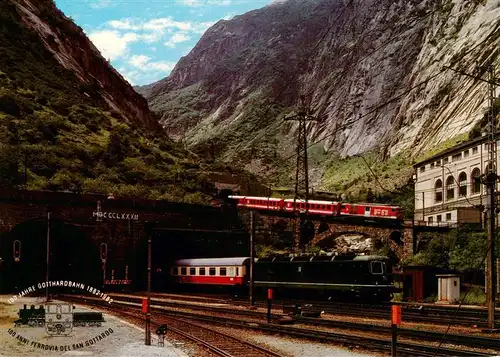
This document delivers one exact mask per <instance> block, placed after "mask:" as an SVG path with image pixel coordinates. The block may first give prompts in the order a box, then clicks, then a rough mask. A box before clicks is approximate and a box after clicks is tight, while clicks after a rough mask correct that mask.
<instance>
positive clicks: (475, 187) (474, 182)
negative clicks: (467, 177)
mask: <svg viewBox="0 0 500 357" xmlns="http://www.w3.org/2000/svg"><path fill="white" fill-rule="evenodd" d="M480 176H481V170H479V169H478V168H477V167H476V168H475V169H474V170H472V174H471V187H472V194H475V193H480V192H481V181H480V180H479V177H480Z"/></svg>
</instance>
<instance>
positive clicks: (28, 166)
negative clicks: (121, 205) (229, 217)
mask: <svg viewBox="0 0 500 357" xmlns="http://www.w3.org/2000/svg"><path fill="white" fill-rule="evenodd" d="M40 7H41V10H42V17H43V18H45V19H46V20H47V21H48V22H49V23H50V24H52V25H54V26H58V27H59V28H61V27H62V28H64V31H66V32H68V35H69V36H73V35H75V32H77V30H71V28H72V27H71V26H72V25H70V23H69V22H68V21H66V20H64V19H63V18H62V17H60V15H59V14H58V13H54V12H53V11H51V10H50V2H47V5H45V4H43V5H42V4H41V5H40ZM66 32H65V34H66ZM0 48H2V56H0V185H1V186H7V187H25V188H28V189H44V190H62V191H72V192H81V193H103V194H108V193H113V194H114V195H115V196H116V197H141V198H152V199H168V200H179V201H180V200H185V201H190V202H201V201H205V200H206V198H207V196H205V195H203V194H200V193H199V192H201V191H202V190H203V189H204V188H205V187H206V186H205V183H206V181H205V178H204V176H203V174H200V172H201V170H199V165H198V164H197V163H196V162H197V158H196V157H195V156H194V155H192V154H189V153H187V152H185V151H182V150H181V149H180V148H178V147H177V146H176V145H174V143H173V142H172V141H171V140H170V139H169V138H168V137H166V136H165V135H163V134H162V133H153V132H150V131H148V130H146V129H145V128H142V127H141V125H140V123H127V122H126V121H125V120H124V119H123V118H121V116H120V115H119V114H118V113H115V112H111V111H107V110H106V109H104V108H106V106H105V103H104V100H103V98H102V97H101V94H100V93H99V85H98V83H97V82H94V83H90V84H83V83H82V82H80V81H79V80H78V79H77V78H76V77H75V75H74V73H73V72H71V71H70V70H67V69H65V68H63V67H62V66H61V65H60V64H59V63H58V62H57V61H56V60H55V59H54V57H53V56H52V54H51V53H50V52H49V51H48V50H47V49H46V48H45V45H44V44H43V43H42V42H41V40H40V38H39V36H38V35H37V34H36V33H35V32H33V31H31V30H29V29H27V28H26V27H24V26H23V25H22V24H21V21H20V18H19V15H18V14H17V12H16V9H15V6H14V5H13V4H12V3H11V2H8V1H7V2H1V4H0Z"/></svg>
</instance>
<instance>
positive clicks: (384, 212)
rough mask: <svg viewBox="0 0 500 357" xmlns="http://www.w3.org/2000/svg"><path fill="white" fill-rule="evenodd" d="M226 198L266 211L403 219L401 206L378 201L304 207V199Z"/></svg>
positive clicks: (310, 202)
mask: <svg viewBox="0 0 500 357" xmlns="http://www.w3.org/2000/svg"><path fill="white" fill-rule="evenodd" d="M228 198H230V199H233V200H236V201H237V202H238V207H245V208H251V209H261V210H267V211H284V212H293V211H294V210H296V211H301V212H305V211H306V210H307V212H308V213H310V214H313V215H322V216H358V217H371V218H385V219H394V220H402V219H403V210H402V209H401V207H399V206H391V205H384V204H380V203H345V202H334V201H318V200H308V202H307V207H306V202H305V201H304V200H295V201H294V199H283V198H271V197H250V196H229V197H228Z"/></svg>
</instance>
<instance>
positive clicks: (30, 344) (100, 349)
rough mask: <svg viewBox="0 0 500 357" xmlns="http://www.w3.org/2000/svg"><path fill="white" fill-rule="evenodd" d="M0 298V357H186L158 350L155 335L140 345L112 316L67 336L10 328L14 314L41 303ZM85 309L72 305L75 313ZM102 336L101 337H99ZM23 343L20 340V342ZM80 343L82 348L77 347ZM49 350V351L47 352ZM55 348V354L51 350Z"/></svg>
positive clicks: (168, 346)
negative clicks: (9, 302)
mask: <svg viewBox="0 0 500 357" xmlns="http://www.w3.org/2000/svg"><path fill="white" fill-rule="evenodd" d="M8 297H10V296H0V345H1V346H2V347H1V349H0V357H25V356H26V357H42V356H43V357H47V355H50V356H103V357H146V356H148V357H149V356H151V357H187V356H188V355H187V354H186V353H185V352H184V351H181V350H180V349H179V348H176V347H174V345H173V344H172V343H171V342H169V341H168V340H167V338H166V339H165V346H164V347H159V346H158V345H157V343H158V341H157V339H156V336H155V335H152V341H151V346H145V345H144V330H143V329H141V328H138V327H136V326H133V325H132V324H130V323H128V322H125V321H123V320H121V319H119V318H117V317H115V316H112V315H109V314H103V316H104V320H105V322H104V323H103V325H102V326H101V327H73V329H72V331H71V333H70V335H69V336H57V337H50V336H49V335H48V334H47V332H46V331H45V328H43V327H25V326H23V327H14V321H15V320H16V319H17V318H18V315H17V312H18V311H19V309H20V308H22V307H23V304H27V306H28V308H29V307H30V306H31V305H35V307H38V306H39V305H40V304H42V303H43V299H41V298H34V297H23V298H21V299H19V300H17V301H16V302H15V303H14V304H8V303H7V302H6V300H7V298H8ZM88 310H89V309H87V308H83V307H80V306H78V305H76V309H75V310H74V311H75V312H76V311H88ZM102 334H104V335H102ZM20 336H21V337H22V338H24V340H22V338H21V337H20ZM79 343H81V344H82V345H79ZM48 346H51V347H52V350H51V349H49V348H50V347H48ZM55 347H57V350H54V349H55Z"/></svg>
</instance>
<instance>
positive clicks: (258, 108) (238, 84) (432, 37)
mask: <svg viewBox="0 0 500 357" xmlns="http://www.w3.org/2000/svg"><path fill="white" fill-rule="evenodd" d="M499 18H500V2H499V0H488V1H486V0H484V1H480V0H442V1H430V0H411V1H392V0H390V1H389V0H382V1H375V0H367V1H341V0H307V1H305V0H288V1H285V2H277V3H273V4H271V5H269V6H267V7H264V8H262V9H259V10H255V11H251V12H249V13H246V14H244V15H241V16H237V17H235V18H234V19H232V20H229V21H219V22H218V23H217V24H215V25H214V26H213V27H212V28H210V29H209V30H208V31H207V32H206V33H205V34H204V36H203V37H202V38H201V40H200V41H199V42H198V44H197V45H196V46H195V47H194V49H193V50H192V51H191V52H190V53H189V54H188V55H187V56H185V57H183V58H182V59H181V60H180V61H179V63H178V64H177V66H176V68H175V69H174V70H173V71H172V73H171V75H170V76H169V77H168V78H165V79H163V80H161V81H159V82H157V83H153V84H152V85H149V86H146V87H141V88H139V89H138V90H139V91H140V92H142V93H143V94H144V95H145V96H146V98H147V99H148V101H149V103H150V106H151V108H152V109H153V110H154V111H156V112H157V113H158V114H159V115H161V123H162V125H163V126H164V127H165V128H167V130H168V131H169V132H170V133H171V135H173V136H177V137H184V136H185V137H187V139H188V140H189V142H190V143H191V144H192V145H193V146H194V147H199V148H203V149H204V150H208V151H212V152H216V155H218V156H219V158H221V159H222V160H226V161H232V162H241V164H243V165H245V167H247V168H250V169H251V170H253V171H261V172H263V173H264V172H265V173H272V172H273V171H272V170H270V168H273V167H275V166H276V165H277V164H279V163H280V162H282V159H283V158H286V157H287V156H288V155H289V154H290V152H291V149H292V148H293V146H292V143H293V142H292V140H293V134H294V133H295V130H294V128H296V125H292V124H290V123H288V122H284V121H283V114H285V113H287V112H290V111H291V110H292V109H293V107H294V106H295V104H296V103H297V101H298V98H299V96H300V95H305V98H306V101H307V103H308V105H309V106H310V107H311V108H312V111H313V114H314V115H315V116H316V117H317V118H319V122H318V123H314V124H310V127H309V128H310V132H309V136H310V138H309V139H310V140H311V141H312V142H317V143H318V145H316V148H318V147H319V148H318V150H321V151H323V152H324V151H325V150H326V151H329V152H337V153H339V154H340V157H346V156H350V155H355V154H359V153H363V152H367V151H370V150H377V151H378V152H379V153H382V154H383V156H384V157H388V156H394V155H396V154H398V153H402V152H405V153H409V154H410V157H416V156H418V155H420V154H421V153H422V152H424V151H426V150H429V149H431V148H432V147H434V146H436V145H439V144H440V143H442V142H443V141H446V140H447V139H451V138H453V137H455V136H457V135H459V134H463V133H467V132H468V131H469V130H470V129H471V128H472V127H473V126H474V124H476V123H477V122H478V121H479V120H480V118H481V117H482V116H483V111H484V109H485V106H486V105H487V95H488V90H487V84H486V83H484V82H481V81H479V80H474V79H472V78H470V77H467V76H465V75H460V74H458V73H456V72H454V71H452V70H448V69H445V68H444V66H450V67H452V68H455V69H457V70H460V71H465V72H467V73H471V74H478V72H477V69H478V68H479V67H478V66H484V65H486V64H488V63H491V61H493V60H494V59H495V58H496V55H497V53H498V48H499V46H498V44H499V38H500V21H498V19H499ZM493 62H494V61H493ZM496 63H497V65H498V62H496ZM480 72H481V71H480ZM482 72H483V73H484V70H482ZM479 74H481V73H479Z"/></svg>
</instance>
